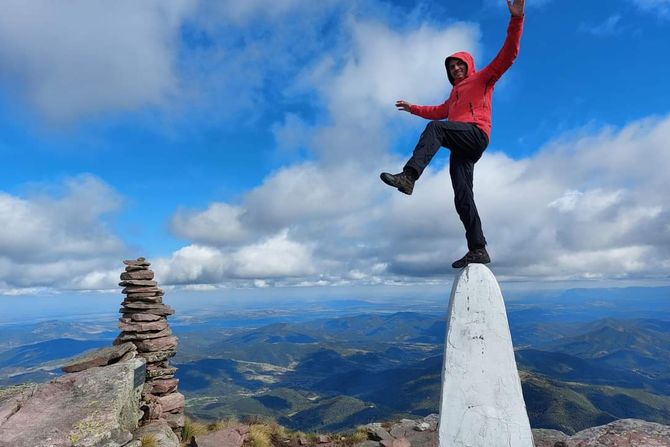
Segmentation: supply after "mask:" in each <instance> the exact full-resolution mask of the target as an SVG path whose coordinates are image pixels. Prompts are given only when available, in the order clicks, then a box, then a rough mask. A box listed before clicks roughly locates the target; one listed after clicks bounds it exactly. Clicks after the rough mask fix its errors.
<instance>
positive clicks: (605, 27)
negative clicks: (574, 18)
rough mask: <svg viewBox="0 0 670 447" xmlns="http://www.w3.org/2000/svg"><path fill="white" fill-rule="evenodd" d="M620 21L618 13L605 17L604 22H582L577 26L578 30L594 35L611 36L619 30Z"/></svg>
mask: <svg viewBox="0 0 670 447" xmlns="http://www.w3.org/2000/svg"><path fill="white" fill-rule="evenodd" d="M620 21H621V15H620V14H614V15H611V16H610V17H608V18H607V19H605V21H604V22H602V23H599V24H597V25H591V24H586V23H582V24H581V25H580V27H579V29H580V31H582V32H585V33H589V34H593V35H594V36H600V37H602V36H611V35H613V34H616V33H618V32H619V31H620V28H619V26H618V25H619V22H620Z"/></svg>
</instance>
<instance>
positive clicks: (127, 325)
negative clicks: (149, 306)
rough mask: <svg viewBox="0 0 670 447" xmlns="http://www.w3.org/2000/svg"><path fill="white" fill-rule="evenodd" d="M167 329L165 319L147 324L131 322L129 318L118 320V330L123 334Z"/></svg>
mask: <svg viewBox="0 0 670 447" xmlns="http://www.w3.org/2000/svg"><path fill="white" fill-rule="evenodd" d="M167 327H168V323H167V320H166V319H165V318H163V319H162V320H157V321H148V322H138V321H132V320H131V319H130V318H120V319H119V329H121V330H122V331H124V332H146V331H162V330H163V329H167Z"/></svg>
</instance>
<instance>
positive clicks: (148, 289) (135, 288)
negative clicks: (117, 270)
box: [121, 286, 163, 294]
mask: <svg viewBox="0 0 670 447" xmlns="http://www.w3.org/2000/svg"><path fill="white" fill-rule="evenodd" d="M149 292H160V293H163V289H159V288H158V287H155V286H128V287H125V288H124V289H122V290H121V293H125V294H128V293H149Z"/></svg>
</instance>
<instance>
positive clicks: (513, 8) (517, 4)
mask: <svg viewBox="0 0 670 447" xmlns="http://www.w3.org/2000/svg"><path fill="white" fill-rule="evenodd" d="M524 3H525V0H514V3H512V1H511V0H507V7H508V8H509V12H510V14H512V15H513V16H514V17H520V16H522V15H523V6H524Z"/></svg>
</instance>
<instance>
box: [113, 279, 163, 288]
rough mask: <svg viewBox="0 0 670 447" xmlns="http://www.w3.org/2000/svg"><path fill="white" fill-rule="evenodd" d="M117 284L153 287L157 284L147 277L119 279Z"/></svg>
mask: <svg viewBox="0 0 670 447" xmlns="http://www.w3.org/2000/svg"><path fill="white" fill-rule="evenodd" d="M119 285H120V286H121V287H127V286H143V287H155V286H157V285H158V282H156V281H153V280H148V279H129V280H126V281H121V282H120V283H119Z"/></svg>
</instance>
